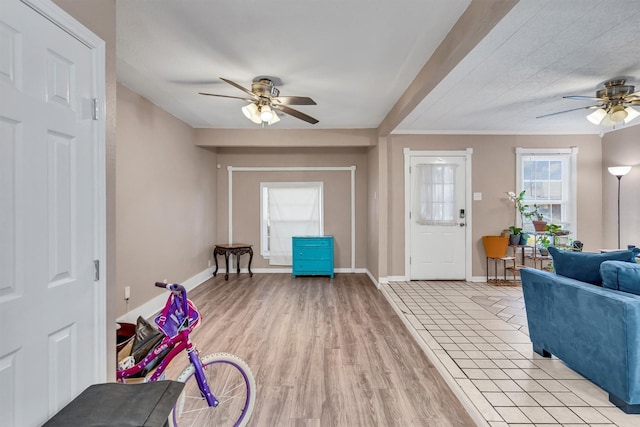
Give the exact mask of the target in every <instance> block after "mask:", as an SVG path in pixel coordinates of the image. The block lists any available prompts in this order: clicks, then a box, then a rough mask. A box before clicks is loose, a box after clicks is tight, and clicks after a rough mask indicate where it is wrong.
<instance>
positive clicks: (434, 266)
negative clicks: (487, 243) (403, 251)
mask: <svg viewBox="0 0 640 427" xmlns="http://www.w3.org/2000/svg"><path fill="white" fill-rule="evenodd" d="M409 158H410V166H411V167H410V178H409V182H410V190H409V195H408V196H409V198H410V205H409V209H410V211H409V221H410V226H409V239H410V243H409V248H410V254H409V278H410V280H464V279H465V276H466V253H467V251H466V222H467V218H466V217H467V215H468V212H467V209H466V161H467V160H466V157H465V156H449V157H446V156H410V157H409Z"/></svg>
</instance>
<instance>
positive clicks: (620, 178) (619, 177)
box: [616, 175, 624, 249]
mask: <svg viewBox="0 0 640 427" xmlns="http://www.w3.org/2000/svg"><path fill="white" fill-rule="evenodd" d="M623 176H624V175H616V178H618V249H620V181H622V177H623Z"/></svg>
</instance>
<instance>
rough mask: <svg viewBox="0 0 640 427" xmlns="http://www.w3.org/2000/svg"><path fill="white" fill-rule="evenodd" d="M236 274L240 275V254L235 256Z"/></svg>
mask: <svg viewBox="0 0 640 427" xmlns="http://www.w3.org/2000/svg"><path fill="white" fill-rule="evenodd" d="M236 262H237V268H236V269H237V273H238V274H240V254H236Z"/></svg>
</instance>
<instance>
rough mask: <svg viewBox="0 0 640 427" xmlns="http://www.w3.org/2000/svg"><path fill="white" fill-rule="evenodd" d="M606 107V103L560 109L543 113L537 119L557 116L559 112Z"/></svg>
mask: <svg viewBox="0 0 640 427" xmlns="http://www.w3.org/2000/svg"><path fill="white" fill-rule="evenodd" d="M602 107H604V105H589V106H588V107H580V108H572V109H571V110H564V111H558V112H556V113H550V114H543V115H542V116H538V117H536V119H542V118H544V117H551V116H555V115H558V114H563V113H568V112H570V111H577V110H594V109H596V108H602Z"/></svg>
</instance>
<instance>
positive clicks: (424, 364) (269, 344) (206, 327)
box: [178, 274, 475, 427]
mask: <svg viewBox="0 0 640 427" xmlns="http://www.w3.org/2000/svg"><path fill="white" fill-rule="evenodd" d="M190 299H191V300H193V302H194V303H195V304H196V306H197V307H198V308H199V309H200V311H201V313H202V315H203V322H202V323H201V326H200V327H199V328H198V329H197V330H196V332H195V334H194V335H193V338H194V341H195V342H196V343H197V345H198V348H199V350H200V353H201V354H202V355H204V354H208V353H214V352H219V351H224V352H230V353H234V354H236V355H238V356H240V357H241V358H243V359H244V360H246V361H247V363H248V364H249V365H250V366H251V369H252V371H253V373H254V375H255V377H256V383H257V388H258V392H257V400H256V406H255V410H254V413H253V416H252V418H251V422H250V425H251V426H348V427H353V426H438V427H447V426H474V425H475V423H474V422H473V421H472V420H471V418H470V417H469V415H468V414H467V413H466V411H465V410H464V408H463V407H462V405H461V403H460V402H459V401H458V400H457V398H456V397H455V396H454V395H453V393H452V392H451V390H450V389H449V388H448V387H447V385H446V384H445V382H444V380H443V379H442V377H441V376H440V375H439V373H438V372H437V371H436V368H435V367H434V366H433V365H432V364H431V363H430V362H429V360H428V359H427V358H426V356H425V355H424V354H423V353H422V351H421V349H420V348H419V347H418V345H417V344H416V343H415V341H414V340H413V338H412V337H411V336H410V335H409V333H408V332H407V330H406V329H405V327H404V326H403V324H402V322H401V321H400V319H399V318H398V317H397V316H396V314H395V313H394V311H393V309H392V308H391V306H390V305H389V303H388V302H387V301H386V300H385V298H384V296H383V295H382V294H381V293H380V292H379V291H378V290H377V289H376V288H375V286H374V285H373V284H372V283H371V281H370V280H369V278H368V277H367V276H366V275H364V274H338V275H336V277H335V279H333V280H331V279H329V278H327V277H298V278H295V279H293V278H291V275H289V274H255V275H254V276H253V278H250V277H249V276H248V275H247V274H240V275H236V274H232V275H230V276H229V281H225V280H224V276H218V277H215V278H212V279H211V280H209V281H208V282H207V283H204V284H202V285H200V286H199V287H198V288H196V289H195V290H194V291H193V292H191V294H190ZM178 362H180V361H178ZM178 364H179V363H178Z"/></svg>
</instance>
